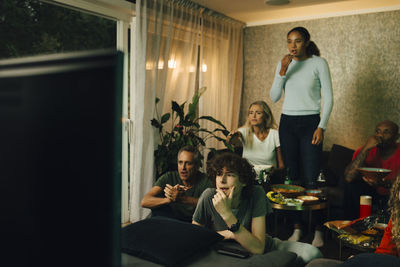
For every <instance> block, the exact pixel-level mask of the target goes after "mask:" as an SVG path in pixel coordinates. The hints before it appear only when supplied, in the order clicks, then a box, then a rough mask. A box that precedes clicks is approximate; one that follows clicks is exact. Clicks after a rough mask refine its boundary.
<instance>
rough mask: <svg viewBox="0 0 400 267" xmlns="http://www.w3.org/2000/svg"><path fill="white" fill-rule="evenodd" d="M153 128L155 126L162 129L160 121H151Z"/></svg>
mask: <svg viewBox="0 0 400 267" xmlns="http://www.w3.org/2000/svg"><path fill="white" fill-rule="evenodd" d="M151 126H154V127H156V128H160V127H161V124H160V123H159V122H158V120H156V119H152V120H151Z"/></svg>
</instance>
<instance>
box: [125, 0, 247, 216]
mask: <svg viewBox="0 0 400 267" xmlns="http://www.w3.org/2000/svg"><path fill="white" fill-rule="evenodd" d="M203 11H204V8H201V7H200V6H198V5H197V4H194V3H192V2H191V1H187V0H178V1H173V0H138V1H137V2H136V28H135V42H134V47H135V48H134V49H133V51H134V53H131V57H132V61H131V62H134V65H132V66H131V77H132V80H131V90H132V93H131V118H133V123H134V131H133V132H134V133H133V142H132V144H131V149H130V150H131V153H130V157H131V162H132V163H131V166H130V177H131V180H130V221H131V222H135V221H138V220H141V219H143V218H145V217H146V216H147V215H148V214H149V212H150V211H149V210H148V209H143V208H141V207H140V201H141V199H142V198H143V196H144V194H145V193H146V192H147V191H148V190H149V189H150V188H151V187H152V185H153V183H154V180H155V168H154V149H155V148H156V144H157V142H158V136H157V132H156V131H155V129H153V128H152V126H151V124H150V121H151V119H153V118H154V117H155V116H156V114H159V115H162V114H164V113H165V112H169V111H170V110H171V100H174V101H176V102H177V103H179V104H181V103H183V102H185V101H189V102H190V100H191V97H192V95H193V93H194V91H195V90H196V89H197V88H199V84H200V87H202V86H207V91H206V93H205V94H204V95H203V97H202V102H201V103H200V106H199V115H200V116H202V115H209V116H213V117H214V118H216V119H218V120H221V121H222V122H223V123H224V124H226V125H227V126H228V127H229V128H235V127H237V123H238V116H239V106H240V96H241V85H242V57H243V52H242V26H243V25H242V24H240V23H239V24H237V23H234V22H229V20H228V19H215V20H214V19H212V15H211V13H212V12H210V14H204V13H203ZM202 13H203V14H202ZM202 20H203V21H204V22H203V21H202ZM209 21H210V22H209ZM202 31H204V32H202ZM232 38H233V39H232ZM202 46H204V50H203V52H202V53H200V50H201V49H202V48H201V47H202ZM199 53H200V54H199ZM202 56H204V60H201V61H202V63H205V64H207V71H206V72H204V75H203V76H201V75H200V78H201V79H200V83H199V81H198V80H197V79H196V73H197V67H198V66H200V65H201V64H199V62H198V58H201V57H202ZM226 57H229V58H226ZM213 71H215V73H212V72H213ZM197 77H198V76H197ZM201 80H202V81H201ZM156 97H158V98H159V99H160V101H159V103H158V104H157V106H156V105H155V98H156ZM212 127H215V125H212V124H211V125H210V129H211V128H212ZM211 145H212V146H215V145H216V144H211Z"/></svg>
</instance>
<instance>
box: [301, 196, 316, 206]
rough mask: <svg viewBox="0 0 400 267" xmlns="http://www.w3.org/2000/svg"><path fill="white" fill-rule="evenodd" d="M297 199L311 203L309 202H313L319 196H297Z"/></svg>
mask: <svg viewBox="0 0 400 267" xmlns="http://www.w3.org/2000/svg"><path fill="white" fill-rule="evenodd" d="M297 199H300V200H302V201H303V202H304V204H311V203H315V202H317V201H318V200H319V198H317V197H314V196H307V195H304V196H298V197H297Z"/></svg>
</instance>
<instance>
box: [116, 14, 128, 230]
mask: <svg viewBox="0 0 400 267" xmlns="http://www.w3.org/2000/svg"><path fill="white" fill-rule="evenodd" d="M128 40H129V23H127V22H125V21H122V20H118V21H117V49H118V50H121V51H122V52H124V70H123V74H124V75H123V83H122V99H123V101H122V166H121V168H122V170H121V176H122V177H121V179H122V180H121V223H126V222H128V221H129V208H128V207H129V188H128V184H129V182H128V175H129V173H128V167H129V162H128V146H129V143H128V136H129V134H128V133H129V117H128V89H129V86H128V75H129V73H128V69H129V56H128V55H129V51H128V49H129V48H128Z"/></svg>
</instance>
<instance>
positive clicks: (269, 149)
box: [238, 128, 281, 167]
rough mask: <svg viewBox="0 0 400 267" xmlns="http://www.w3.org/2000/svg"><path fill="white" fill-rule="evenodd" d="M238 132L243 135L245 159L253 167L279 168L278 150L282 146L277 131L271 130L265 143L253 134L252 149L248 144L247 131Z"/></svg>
mask: <svg viewBox="0 0 400 267" xmlns="http://www.w3.org/2000/svg"><path fill="white" fill-rule="evenodd" d="M238 131H239V132H240V133H241V134H242V136H243V139H244V142H245V143H244V144H243V158H245V159H247V160H248V161H249V162H250V163H251V164H252V165H272V166H274V167H277V162H276V148H277V147H280V146H281V145H280V143H279V134H278V131H277V130H275V129H270V130H269V134H268V136H267V138H265V139H264V141H260V139H258V137H257V136H256V135H255V134H254V133H253V145H252V147H249V146H248V145H247V144H246V140H247V136H246V129H245V128H239V129H238Z"/></svg>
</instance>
